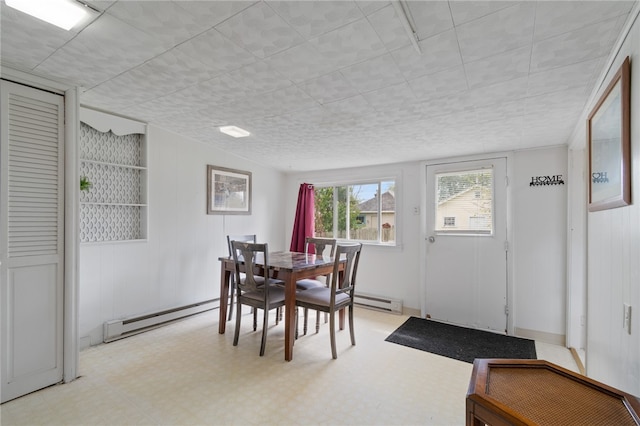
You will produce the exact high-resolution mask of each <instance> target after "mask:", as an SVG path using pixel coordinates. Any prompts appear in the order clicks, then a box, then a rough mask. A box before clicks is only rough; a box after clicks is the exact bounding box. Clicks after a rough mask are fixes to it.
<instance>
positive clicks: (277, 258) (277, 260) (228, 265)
mask: <svg viewBox="0 0 640 426" xmlns="http://www.w3.org/2000/svg"><path fill="white" fill-rule="evenodd" d="M218 260H219V261H220V312H219V323H218V333H220V334H224V333H225V330H226V324H227V306H228V301H229V285H230V278H231V275H232V274H233V273H235V263H234V261H233V258H231V257H230V256H226V257H220V258H218ZM345 263H346V260H345V261H344V262H341V263H340V272H339V273H342V272H343V269H344V265H345ZM255 264H256V266H258V267H260V266H262V267H264V259H262V258H261V256H258V257H257V258H256V260H255ZM333 266H334V257H332V256H324V255H316V254H310V253H302V252H293V251H276V252H270V253H269V276H270V277H271V278H277V279H279V280H282V281H284V290H285V311H284V359H285V361H291V360H293V344H294V341H295V331H296V281H298V280H301V279H304V278H313V277H317V276H321V275H329V274H331V273H332V272H333ZM240 270H241V271H242V262H240ZM338 317H339V327H340V329H341V330H342V329H344V310H341V311H340V312H339V315H338Z"/></svg>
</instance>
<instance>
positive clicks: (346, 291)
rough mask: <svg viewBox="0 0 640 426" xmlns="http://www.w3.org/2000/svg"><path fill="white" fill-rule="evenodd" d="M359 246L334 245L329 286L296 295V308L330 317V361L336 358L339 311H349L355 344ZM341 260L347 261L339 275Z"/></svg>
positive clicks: (352, 341) (360, 245)
mask: <svg viewBox="0 0 640 426" xmlns="http://www.w3.org/2000/svg"><path fill="white" fill-rule="evenodd" d="M361 250H362V244H361V243H356V244H349V245H342V244H338V245H337V246H336V252H335V259H336V260H335V262H334V265H333V272H332V273H331V286H330V287H324V286H322V287H315V288H310V289H308V290H305V291H299V292H297V293H296V305H297V306H299V307H301V308H305V309H313V310H316V311H321V312H327V313H328V314H329V328H330V332H329V333H330V338H331V355H332V356H333V359H336V358H338V354H337V351H336V316H335V313H336V312H337V311H339V310H341V309H344V308H348V309H349V331H350V334H351V344H352V345H355V344H356V338H355V333H354V330H353V298H354V289H355V286H356V274H357V272H358V262H359V261H360V252H361ZM341 260H346V264H345V267H344V271H343V273H340V272H339V271H340V263H341Z"/></svg>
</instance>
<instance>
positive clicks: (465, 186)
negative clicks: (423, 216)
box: [435, 169, 493, 235]
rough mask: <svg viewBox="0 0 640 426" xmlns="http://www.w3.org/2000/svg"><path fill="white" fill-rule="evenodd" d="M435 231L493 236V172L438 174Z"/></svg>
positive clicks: (487, 170)
mask: <svg viewBox="0 0 640 426" xmlns="http://www.w3.org/2000/svg"><path fill="white" fill-rule="evenodd" d="M435 177H436V179H435V185H436V191H435V194H436V200H435V204H436V215H435V223H436V226H435V231H436V232H437V233H457V234H468V235H493V169H476V170H465V171H457V172H447V173H437V174H436V176H435Z"/></svg>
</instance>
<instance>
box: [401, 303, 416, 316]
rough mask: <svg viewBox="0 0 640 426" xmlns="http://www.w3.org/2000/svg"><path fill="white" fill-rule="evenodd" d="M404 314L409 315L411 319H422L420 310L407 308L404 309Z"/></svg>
mask: <svg viewBox="0 0 640 426" xmlns="http://www.w3.org/2000/svg"><path fill="white" fill-rule="evenodd" d="M402 314H403V315H408V316H410V317H418V318H420V309H413V308H407V307H406V306H403V307H402Z"/></svg>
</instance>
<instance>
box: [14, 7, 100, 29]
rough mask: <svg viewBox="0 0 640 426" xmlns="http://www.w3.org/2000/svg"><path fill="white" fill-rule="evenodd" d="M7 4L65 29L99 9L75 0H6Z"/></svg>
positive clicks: (95, 13) (89, 16)
mask: <svg viewBox="0 0 640 426" xmlns="http://www.w3.org/2000/svg"><path fill="white" fill-rule="evenodd" d="M5 3H6V4H7V6H9V7H12V8H14V9H17V10H19V11H21V12H24V13H26V14H28V15H31V16H33V17H34V18H38V19H41V20H43V21H45V22H48V23H50V24H53V25H55V26H57V27H60V28H62V29H64V30H67V31H68V30H70V29H71V28H73V27H74V26H76V25H77V24H79V23H80V22H82V21H84V20H88V19H89V18H91V17H92V16H95V15H97V11H96V10H94V9H92V8H91V7H89V6H88V5H85V4H83V3H80V2H77V1H75V0H5Z"/></svg>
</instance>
